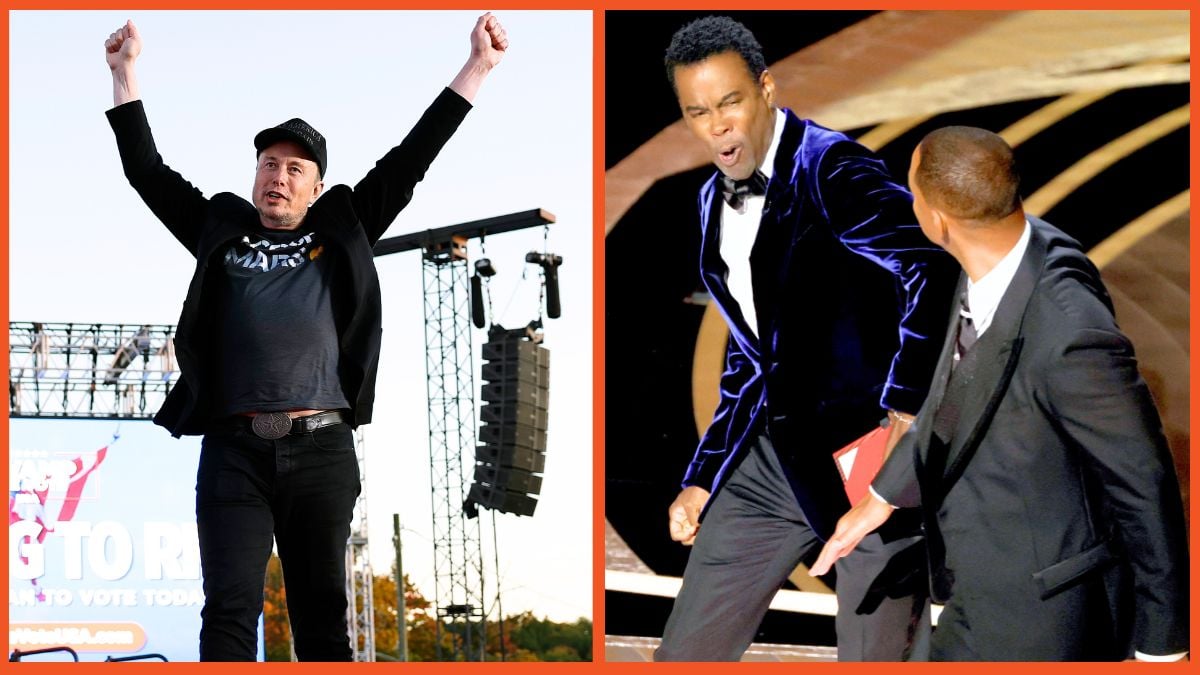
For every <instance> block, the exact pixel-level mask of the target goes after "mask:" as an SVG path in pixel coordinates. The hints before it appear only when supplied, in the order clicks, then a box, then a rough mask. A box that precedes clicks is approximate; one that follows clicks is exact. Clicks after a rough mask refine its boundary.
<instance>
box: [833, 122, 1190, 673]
mask: <svg viewBox="0 0 1200 675" xmlns="http://www.w3.org/2000/svg"><path fill="white" fill-rule="evenodd" d="M1013 166H1014V165H1013V156H1012V149H1011V148H1009V147H1008V144H1007V143H1005V141H1004V140H1003V139H1002V138H1000V137H999V136H997V135H996V134H993V133H991V132H988V131H985V130H983V129H974V128H971V127H946V128H944V129H938V130H936V131H934V132H932V133H930V134H929V135H928V136H926V137H925V139H924V140H922V141H921V144H920V145H919V146H918V147H917V150H916V151H915V152H914V154H913V162H912V167H913V168H912V170H911V171H910V178H909V184H910V186H911V187H912V191H913V208H914V210H915V211H916V215H917V219H918V221H919V222H920V223H921V226H922V228H923V229H924V230H925V232H926V234H927V235H928V236H929V238H930V239H931V240H932V241H935V242H937V243H938V244H939V245H941V246H944V247H945V248H946V250H947V251H949V252H950V253H951V254H952V255H953V256H954V258H955V259H956V260H958V261H959V262H961V263H962V268H963V280H962V282H961V285H960V293H959V295H958V298H959V299H957V300H956V301H954V302H953V303H951V304H950V305H948V306H947V307H946V308H945V309H946V311H947V313H949V314H950V316H951V321H953V322H954V324H955V328H954V329H953V332H951V333H949V334H948V335H947V336H946V341H945V346H944V348H943V351H942V356H941V357H940V359H939V363H938V368H937V370H936V372H935V375H934V379H933V386H932V388H931V391H930V395H929V400H928V401H926V403H925V405H924V407H923V408H922V409H921V411H920V413H919V414H918V416H917V421H916V425H915V426H914V427H913V428H912V431H911V432H910V433H908V434H907V435H906V436H905V437H904V440H903V441H902V442H901V443H900V444H899V445H898V446H897V447H896V449H895V452H893V453H892V455H891V456H890V457H889V458H888V459H887V461H886V462H885V463H884V465H883V467H882V468H881V469H880V470H879V474H878V475H877V476H876V477H875V480H874V481H873V483H872V488H873V490H874V493H873V494H871V495H867V496H866V497H864V498H863V499H862V501H861V502H860V503H859V504H857V505H856V506H855V507H854V509H853V510H852V511H850V513H848V514H847V515H846V517H845V518H843V519H841V521H840V522H839V523H838V526H837V529H836V531H835V533H834V536H833V538H831V539H830V541H829V543H828V545H827V546H826V547H825V550H824V551H823V552H822V554H821V556H820V559H819V560H818V561H817V562H816V564H814V565H813V570H812V571H813V572H814V573H816V572H820V571H821V570H822V569H824V568H825V567H827V566H828V563H829V562H830V561H832V560H833V559H835V558H836V557H837V556H840V555H845V554H847V553H849V552H850V550H851V548H852V547H853V546H854V543H855V541H857V538H858V537H860V536H862V533H864V532H870V531H872V530H873V529H874V528H876V527H878V526H879V525H880V524H881V523H883V522H884V521H886V520H887V519H888V518H889V517H890V516H891V514H892V506H893V505H894V506H918V505H919V506H920V507H921V508H922V511H923V514H924V518H925V531H926V534H927V544H928V549H929V569H930V587H931V590H932V591H933V594H934V597H935V599H936V600H938V601H941V602H945V611H943V612H942V615H941V618H940V620H939V622H938V627H937V630H936V631H935V632H934V634H933V640H932V654H931V656H932V658H933V659H934V660H946V661H964V660H967V661H979V660H983V661H1012V660H1015V661H1092V660H1121V659H1126V658H1129V657H1130V656H1136V657H1137V658H1138V659H1142V660H1175V659H1179V658H1181V657H1183V656H1184V653H1185V652H1186V651H1187V649H1188V553H1187V531H1186V529H1185V525H1184V517H1183V507H1182V503H1181V500H1180V495H1179V484H1178V482H1177V480H1176V477H1175V471H1174V464H1173V462H1172V460H1171V455H1170V450H1169V449H1168V447H1167V441H1166V438H1165V437H1164V436H1163V432H1162V423H1161V422H1160V421H1159V418H1158V413H1157V411H1156V410H1155V408H1154V402H1153V401H1152V400H1151V398H1150V391H1149V389H1147V387H1146V383H1145V382H1144V381H1142V378H1141V377H1140V376H1139V375H1138V369H1137V360H1136V359H1135V358H1134V354H1133V346H1132V345H1131V344H1130V343H1129V340H1128V338H1126V337H1125V335H1123V334H1122V333H1121V331H1120V329H1119V328H1118V327H1117V325H1116V321H1115V319H1114V317H1113V307H1112V301H1111V300H1110V299H1109V296H1108V292H1107V291H1106V290H1105V288H1104V283H1103V282H1102V281H1101V279H1100V274H1099V272H1098V271H1097V270H1096V267H1095V266H1094V265H1093V264H1092V263H1091V261H1089V260H1088V259H1087V257H1086V256H1085V255H1084V254H1083V251H1082V250H1081V249H1080V246H1079V242H1077V241H1075V240H1074V239H1071V238H1070V237H1068V236H1067V235H1065V234H1064V233H1063V232H1061V231H1060V230H1058V229H1056V228H1054V227H1053V226H1051V225H1049V224H1048V223H1046V222H1044V221H1042V220H1039V219H1037V218H1033V217H1027V216H1026V215H1025V212H1024V209H1023V208H1022V206H1021V201H1020V198H1019V197H1018V196H1017V185H1018V183H1019V179H1018V177H1017V174H1016V171H1015V170H1014V168H1013ZM855 555H857V554H851V555H850V559H853V558H854V557H855Z"/></svg>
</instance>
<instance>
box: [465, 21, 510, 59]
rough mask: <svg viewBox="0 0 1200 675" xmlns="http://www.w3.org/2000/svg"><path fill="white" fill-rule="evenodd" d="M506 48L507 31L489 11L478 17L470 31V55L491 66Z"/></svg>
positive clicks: (502, 55) (502, 54)
mask: <svg viewBox="0 0 1200 675" xmlns="http://www.w3.org/2000/svg"><path fill="white" fill-rule="evenodd" d="M507 49H508V33H507V32H506V31H505V30H504V26H501V25H500V19H497V18H496V17H495V16H494V15H493V14H492V13H491V12H488V13H487V14H484V15H483V16H481V17H479V20H478V21H476V22H475V29H474V30H472V31H471V56H472V58H478V59H480V60H481V61H483V62H484V63H485V64H486V65H487V67H488V68H493V67H495V65H496V64H497V63H500V59H501V58H503V57H504V52H505V51H506V50H507Z"/></svg>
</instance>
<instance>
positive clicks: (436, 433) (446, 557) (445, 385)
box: [375, 209, 555, 661]
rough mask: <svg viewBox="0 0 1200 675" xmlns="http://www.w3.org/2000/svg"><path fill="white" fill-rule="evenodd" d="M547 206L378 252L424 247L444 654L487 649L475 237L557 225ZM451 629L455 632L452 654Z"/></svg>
mask: <svg viewBox="0 0 1200 675" xmlns="http://www.w3.org/2000/svg"><path fill="white" fill-rule="evenodd" d="M554 220H555V219H554V215H553V214H551V213H549V212H547V211H543V210H541V209H534V210H532V211H525V212H521V213H514V214H509V215H505V216H497V217H494V218H486V219H484V220H477V221H473V222H469V223H462V224H460V225H451V226H448V227H443V228H439V229H437V230H426V231H425V232H417V233H413V234H409V235H404V236H400V237H391V238H389V239H384V240H381V241H380V242H379V243H378V244H377V245H376V246H375V255H376V256H381V255H386V254H389V253H397V252H400V251H408V250H413V249H421V250H422V252H423V253H422V270H423V286H422V287H423V289H424V305H425V345H426V346H425V366H426V373H427V384H426V393H427V396H428V403H429V468H430V480H431V485H432V498H433V549H434V553H433V558H434V561H433V562H434V568H433V573H434V578H435V583H434V603H435V605H436V607H437V617H438V621H437V629H436V645H437V658H438V660H442V661H482V660H483V658H484V655H485V654H486V646H487V642H486V640H487V637H486V634H485V628H486V620H487V612H486V611H485V609H484V604H483V599H484V566H483V554H482V550H481V547H480V537H479V519H478V518H468V517H467V515H466V512H465V510H464V506H465V505H466V502H467V491H468V488H469V487H470V480H471V476H472V473H471V470H472V469H473V468H474V466H475V386H474V376H473V373H474V362H473V360H472V346H471V325H470V324H471V304H470V303H471V300H470V283H469V279H468V266H467V250H466V244H467V241H468V240H470V239H471V238H474V237H482V236H487V235H494V234H500V233H503V232H511V231H514V230H519V229H524V228H528V227H538V226H544V225H547V224H549V223H553V222H554ZM443 631H445V632H446V633H448V634H449V636H450V641H449V644H450V647H449V652H448V653H447V652H446V651H445V650H444V649H443V644H442V642H443V639H442V634H443Z"/></svg>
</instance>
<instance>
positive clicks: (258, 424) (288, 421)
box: [250, 412, 292, 441]
mask: <svg viewBox="0 0 1200 675" xmlns="http://www.w3.org/2000/svg"><path fill="white" fill-rule="evenodd" d="M250 429H251V430H252V431H254V435H255V436H258V437H259V438H261V439H263V440H267V441H273V440H275V439H277V438H283V437H284V436H287V435H288V432H289V431H291V430H292V418H291V417H288V414H287V413H285V412H269V413H260V414H258V415H255V416H254V420H253V421H252V422H251V423H250Z"/></svg>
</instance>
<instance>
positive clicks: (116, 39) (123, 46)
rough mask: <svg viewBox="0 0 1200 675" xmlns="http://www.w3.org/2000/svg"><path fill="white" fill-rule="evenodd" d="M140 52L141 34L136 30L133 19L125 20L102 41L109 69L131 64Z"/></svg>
mask: <svg viewBox="0 0 1200 675" xmlns="http://www.w3.org/2000/svg"><path fill="white" fill-rule="evenodd" d="M141 53H142V34H141V33H139V32H138V29H137V26H135V25H133V21H132V20H129V21H126V22H125V25H124V26H121V27H120V28H118V29H117V30H116V31H115V32H113V33H112V34H111V35H109V36H108V39H107V40H105V41H104V59H105V60H106V61H108V67H109V69H111V70H116V69H117V68H119V67H121V66H124V65H133V62H134V61H135V60H136V59H137V57H138V54H141Z"/></svg>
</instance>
